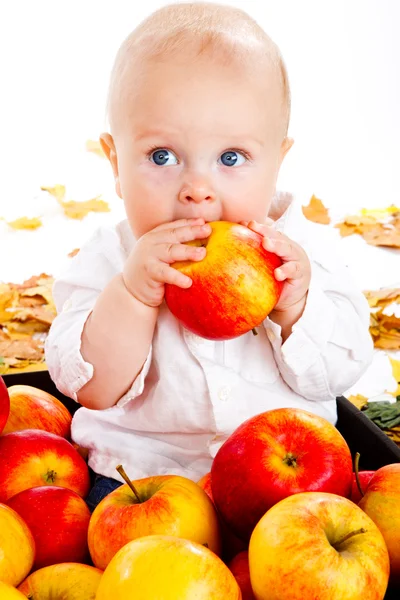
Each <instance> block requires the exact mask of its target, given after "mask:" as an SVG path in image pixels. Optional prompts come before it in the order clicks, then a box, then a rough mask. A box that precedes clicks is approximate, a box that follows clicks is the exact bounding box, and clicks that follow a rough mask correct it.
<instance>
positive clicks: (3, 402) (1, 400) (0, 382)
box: [0, 375, 10, 433]
mask: <svg viewBox="0 0 400 600" xmlns="http://www.w3.org/2000/svg"><path fill="white" fill-rule="evenodd" d="M9 414H10V397H9V395H8V391H7V386H6V384H5V383H4V379H3V378H2V377H1V375H0V433H1V432H2V431H3V429H4V426H5V424H6V423H7V419H8V416H9Z"/></svg>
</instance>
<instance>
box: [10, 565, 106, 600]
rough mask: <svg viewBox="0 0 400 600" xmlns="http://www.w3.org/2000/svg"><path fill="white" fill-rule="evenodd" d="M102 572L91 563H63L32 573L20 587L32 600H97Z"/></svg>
mask: <svg viewBox="0 0 400 600" xmlns="http://www.w3.org/2000/svg"><path fill="white" fill-rule="evenodd" d="M102 574H103V572H102V571H100V570H99V569H96V568H95V567H90V566H89V565H81V564H79V563H61V564H58V565H51V566H49V567H43V569H39V570H38V571H35V572H34V573H31V575H29V577H27V578H26V579H25V581H23V582H22V583H21V585H20V586H19V587H18V589H19V591H20V592H22V593H23V594H25V596H26V597H27V598H32V600H95V598H96V592H97V588H98V587H99V583H100V579H101V577H102ZM110 599H111V596H110Z"/></svg>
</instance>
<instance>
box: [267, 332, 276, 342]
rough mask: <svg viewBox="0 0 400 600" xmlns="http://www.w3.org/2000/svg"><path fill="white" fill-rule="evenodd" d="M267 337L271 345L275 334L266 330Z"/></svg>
mask: <svg viewBox="0 0 400 600" xmlns="http://www.w3.org/2000/svg"><path fill="white" fill-rule="evenodd" d="M267 336H268V339H269V341H270V342H271V344H272V342H273V341H275V334H274V332H273V331H272V329H267Z"/></svg>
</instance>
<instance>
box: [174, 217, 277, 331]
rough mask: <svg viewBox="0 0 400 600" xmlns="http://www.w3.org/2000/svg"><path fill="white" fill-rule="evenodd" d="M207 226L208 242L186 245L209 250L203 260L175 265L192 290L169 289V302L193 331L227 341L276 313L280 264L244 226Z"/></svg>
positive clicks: (213, 224) (259, 236) (255, 234)
mask: <svg viewBox="0 0 400 600" xmlns="http://www.w3.org/2000/svg"><path fill="white" fill-rule="evenodd" d="M209 225H210V226H211V229H212V233H211V235H210V237H208V238H207V239H204V240H194V241H193V242H188V244H189V245H192V246H206V247H207V254H206V256H205V258H204V259H203V260H201V261H185V262H176V263H174V264H173V265H172V266H173V267H174V268H176V269H178V270H179V271H181V272H182V273H184V274H185V275H188V276H189V277H190V278H191V279H192V282H193V283H192V285H191V287H190V288H185V289H183V288H180V287H178V286H175V285H171V284H167V285H166V286H165V300H166V303H167V305H168V307H169V309H170V311H171V312H172V314H173V315H175V317H176V318H177V319H179V320H180V321H181V322H182V323H183V325H184V326H185V327H186V328H187V329H189V330H190V331H192V332H194V333H196V334H197V335H200V336H202V337H204V338H209V339H213V340H228V339H230V338H234V337H237V336H239V335H242V334H243V333H246V332H248V331H250V330H251V329H253V328H254V327H256V326H257V325H260V323H262V321H264V319H265V318H266V316H267V315H268V314H269V313H270V312H271V311H272V309H273V308H274V306H275V305H276V303H277V302H278V300H279V296H280V294H281V291H282V286H283V284H282V282H281V281H277V280H276V279H275V277H274V270H275V269H276V268H278V267H279V266H280V265H281V264H282V261H281V259H280V258H279V257H278V256H276V254H272V253H271V252H267V250H265V249H264V248H263V246H262V244H261V241H262V236H261V235H260V234H258V233H255V232H254V231H252V230H250V229H249V228H248V227H245V226H244V225H239V224H237V223H229V222H227V221H214V222H212V223H209Z"/></svg>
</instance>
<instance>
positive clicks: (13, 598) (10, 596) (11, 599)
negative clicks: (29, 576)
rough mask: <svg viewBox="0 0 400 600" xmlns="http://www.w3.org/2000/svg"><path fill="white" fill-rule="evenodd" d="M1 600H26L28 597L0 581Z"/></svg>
mask: <svg viewBox="0 0 400 600" xmlns="http://www.w3.org/2000/svg"><path fill="white" fill-rule="evenodd" d="M0 598H1V600H26V596H24V594H21V592H19V591H18V590H17V589H15V587H12V586H11V585H8V583H3V582H2V581H0Z"/></svg>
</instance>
